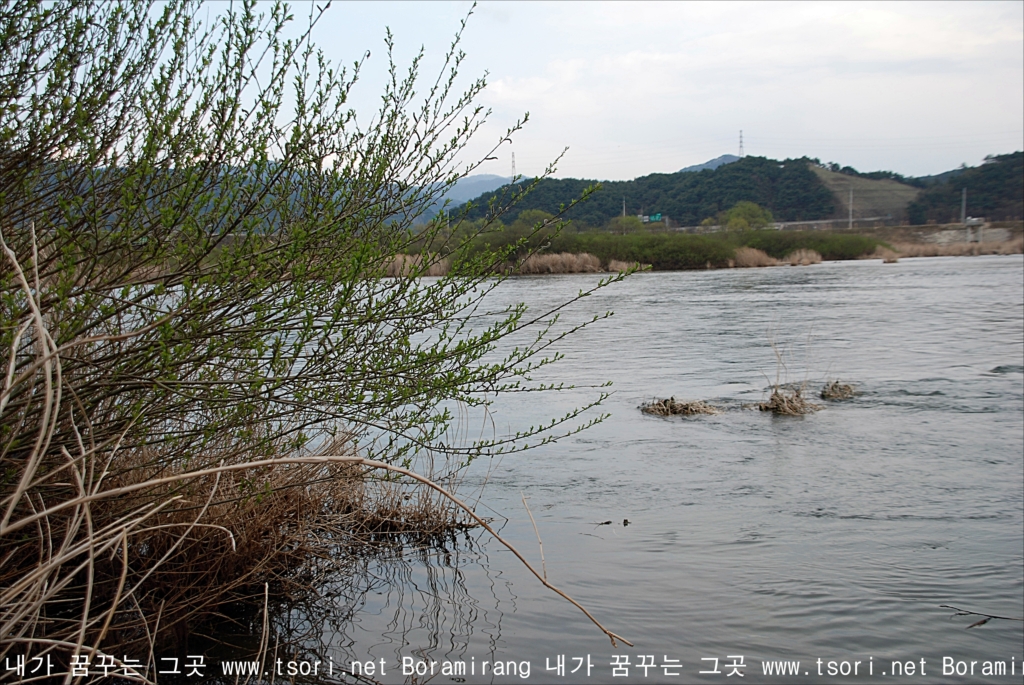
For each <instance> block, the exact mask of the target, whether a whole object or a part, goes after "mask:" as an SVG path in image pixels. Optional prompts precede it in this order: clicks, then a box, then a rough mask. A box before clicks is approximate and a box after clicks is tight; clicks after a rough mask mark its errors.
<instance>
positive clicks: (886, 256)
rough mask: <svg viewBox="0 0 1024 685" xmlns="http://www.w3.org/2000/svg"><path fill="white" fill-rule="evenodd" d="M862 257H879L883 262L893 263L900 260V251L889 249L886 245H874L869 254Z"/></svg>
mask: <svg viewBox="0 0 1024 685" xmlns="http://www.w3.org/2000/svg"><path fill="white" fill-rule="evenodd" d="M863 259H881V260H882V262H883V263H885V264H895V263H896V262H898V261H899V260H900V253H899V252H895V251H893V250H890V249H889V248H887V247H883V246H882V245H878V246H876V247H875V251H874V252H872V253H871V254H870V255H867V256H866V257H863Z"/></svg>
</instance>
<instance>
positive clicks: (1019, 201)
mask: <svg viewBox="0 0 1024 685" xmlns="http://www.w3.org/2000/svg"><path fill="white" fill-rule="evenodd" d="M954 172H956V173H953V172H946V173H945V174H938V175H936V176H933V177H932V178H942V177H943V176H945V177H946V178H945V181H944V182H938V183H932V184H930V185H929V186H928V187H927V188H926V189H925V190H924V191H923V192H922V193H921V194H920V195H919V196H918V197H917V199H916V200H915V201H914V202H912V203H911V204H910V206H909V207H908V208H907V213H908V214H909V216H910V221H911V223H914V224H923V223H926V222H928V221H934V222H936V223H945V222H950V223H955V222H957V221H960V203H961V201H962V199H963V195H962V192H963V189H964V188H966V189H967V215H968V216H976V217H985V218H986V219H988V220H989V221H1005V220H1012V219H1020V218H1021V217H1022V216H1024V152H1019V151H1018V152H1013V153H1011V154H1008V155H994V156H989V157H986V158H985V162H984V163H983V164H982V165H981V166H976V167H967V168H965V169H954Z"/></svg>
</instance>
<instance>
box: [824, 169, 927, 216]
mask: <svg viewBox="0 0 1024 685" xmlns="http://www.w3.org/2000/svg"><path fill="white" fill-rule="evenodd" d="M810 166H811V169H813V170H814V173H816V174H817V175H818V178H820V179H821V181H822V183H824V184H825V187H826V188H828V189H829V190H831V191H832V195H834V196H835V199H836V214H835V218H838V219H845V218H846V217H847V216H848V214H847V203H848V201H849V199H850V187H851V186H852V187H853V218H854V219H858V218H868V217H876V216H888V215H892V218H893V219H896V220H898V221H902V220H903V219H905V218H906V216H907V205H909V204H910V203H911V202H912V201H913V200H914V199H915V198H916V197H917V195H918V193H920V192H921V189H920V188H915V187H913V186H908V185H906V184H904V183H899V182H897V181H890V180H887V179H886V180H877V181H876V180H874V179H870V178H860V177H859V176H847V175H846V174H837V173H836V172H834V171H829V170H828V169H822V168H821V167H817V166H814V165H813V164H812V165H810Z"/></svg>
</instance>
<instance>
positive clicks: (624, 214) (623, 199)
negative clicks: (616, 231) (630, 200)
mask: <svg viewBox="0 0 1024 685" xmlns="http://www.w3.org/2000/svg"><path fill="white" fill-rule="evenodd" d="M622 216H623V217H625V216H626V196H625V195H623V196H622Z"/></svg>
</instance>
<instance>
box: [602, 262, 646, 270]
mask: <svg viewBox="0 0 1024 685" xmlns="http://www.w3.org/2000/svg"><path fill="white" fill-rule="evenodd" d="M649 266H650V265H649V264H646V265H645V264H641V263H640V262H624V261H622V260H621V259H611V260H608V271H631V270H639V269H643V268H645V267H649Z"/></svg>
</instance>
